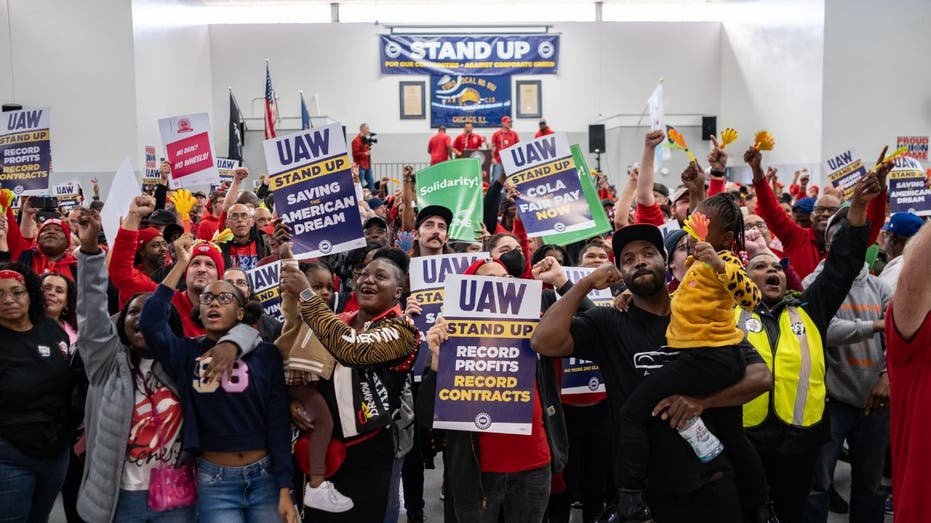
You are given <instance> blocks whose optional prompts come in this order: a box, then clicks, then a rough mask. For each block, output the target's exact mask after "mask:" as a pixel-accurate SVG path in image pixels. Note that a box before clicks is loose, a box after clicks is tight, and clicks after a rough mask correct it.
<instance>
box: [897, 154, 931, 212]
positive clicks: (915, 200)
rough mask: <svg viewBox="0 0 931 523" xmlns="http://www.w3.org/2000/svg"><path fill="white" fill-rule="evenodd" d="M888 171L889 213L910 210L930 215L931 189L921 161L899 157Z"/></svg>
mask: <svg viewBox="0 0 931 523" xmlns="http://www.w3.org/2000/svg"><path fill="white" fill-rule="evenodd" d="M894 161H895V167H894V168H893V169H892V172H890V173H889V213H890V214H893V213H897V212H911V213H913V214H917V215H918V216H931V189H928V185H927V183H928V182H927V178H926V177H925V173H924V172H923V170H922V167H921V163H919V162H918V160H915V159H914V158H908V157H899V158H896V159H895V160H894Z"/></svg>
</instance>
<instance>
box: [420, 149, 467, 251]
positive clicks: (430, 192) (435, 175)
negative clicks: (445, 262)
mask: <svg viewBox="0 0 931 523" xmlns="http://www.w3.org/2000/svg"><path fill="white" fill-rule="evenodd" d="M416 190H417V206H418V207H419V208H421V209H423V208H424V207H426V206H428V205H442V206H443V207H446V208H447V209H449V210H451V211H452V212H453V222H452V223H451V224H450V225H449V231H448V232H449V239H450V240H465V241H470V242H474V241H475V231H476V230H478V229H480V228H481V227H482V164H481V162H479V161H478V160H477V159H475V158H460V159H458V160H449V161H446V162H441V163H438V164H436V165H433V166H430V167H427V168H426V169H424V170H422V171H420V172H418V173H417V184H416Z"/></svg>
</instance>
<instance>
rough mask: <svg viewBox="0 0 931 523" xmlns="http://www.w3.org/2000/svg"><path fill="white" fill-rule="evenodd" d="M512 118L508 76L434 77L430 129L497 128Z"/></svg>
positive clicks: (431, 82) (432, 78)
mask: <svg viewBox="0 0 931 523" xmlns="http://www.w3.org/2000/svg"><path fill="white" fill-rule="evenodd" d="M505 116H511V77H510V76H474V75H470V76H465V75H460V76H456V75H448V74H444V75H433V76H431V77H430V126H431V127H439V126H441V125H445V126H446V127H462V126H464V125H465V124H467V123H471V124H472V125H473V126H475V127H498V126H499V125H501V118H503V117H505Z"/></svg>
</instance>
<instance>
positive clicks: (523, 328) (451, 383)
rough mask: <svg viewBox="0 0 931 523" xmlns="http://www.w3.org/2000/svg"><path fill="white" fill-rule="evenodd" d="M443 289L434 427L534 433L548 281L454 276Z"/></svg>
mask: <svg viewBox="0 0 931 523" xmlns="http://www.w3.org/2000/svg"><path fill="white" fill-rule="evenodd" d="M444 289H445V294H444V296H445V298H446V299H445V303H444V305H443V310H444V317H445V318H446V320H447V321H448V322H449V330H448V332H449V339H448V340H447V341H446V342H445V343H443V345H442V346H440V358H439V366H438V369H437V376H436V403H435V408H434V413H433V427H434V428H438V429H452V430H466V431H472V432H497V433H503V434H524V435H527V434H530V431H531V421H532V418H533V395H534V394H535V390H536V386H535V382H536V366H537V355H536V353H535V352H534V351H533V349H532V348H531V347H530V337H531V336H532V335H533V331H534V329H535V328H536V326H537V323H539V321H540V298H541V294H542V292H543V283H542V282H541V281H539V280H523V279H520V280H519V279H511V278H492V277H487V276H462V275H458V274H456V275H453V274H451V275H449V276H448V277H447V278H446V284H445V287H444Z"/></svg>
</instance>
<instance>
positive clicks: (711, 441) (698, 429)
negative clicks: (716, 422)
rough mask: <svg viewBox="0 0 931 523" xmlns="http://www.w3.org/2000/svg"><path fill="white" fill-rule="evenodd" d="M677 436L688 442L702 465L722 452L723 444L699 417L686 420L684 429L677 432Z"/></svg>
mask: <svg viewBox="0 0 931 523" xmlns="http://www.w3.org/2000/svg"><path fill="white" fill-rule="evenodd" d="M679 435H680V436H682V437H683V438H685V440H686V441H688V442H689V445H691V446H692V450H694V451H695V455H696V456H698V459H699V460H700V461H701V462H702V463H708V462H709V461H711V460H713V459H714V458H716V457H718V454H720V453H722V452H724V444H723V443H721V440H719V439H718V437H717V436H715V435H714V434H712V433H711V431H710V430H708V427H706V426H705V422H703V421H702V420H701V417H699V416H696V417H694V418H692V419H690V420H688V421H687V422H686V423H685V427H683V428H682V429H681V430H679Z"/></svg>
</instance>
